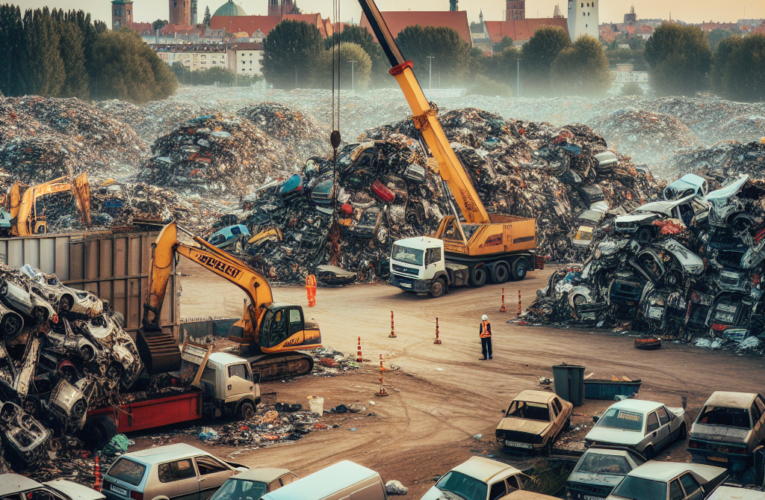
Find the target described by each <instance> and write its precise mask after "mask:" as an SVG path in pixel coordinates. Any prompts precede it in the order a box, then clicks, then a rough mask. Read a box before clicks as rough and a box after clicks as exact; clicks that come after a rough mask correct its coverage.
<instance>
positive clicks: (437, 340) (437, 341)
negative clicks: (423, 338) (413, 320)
mask: <svg viewBox="0 0 765 500" xmlns="http://www.w3.org/2000/svg"><path fill="white" fill-rule="evenodd" d="M433 343H434V344H440V343H441V339H440V338H438V318H436V340H435V341H433Z"/></svg>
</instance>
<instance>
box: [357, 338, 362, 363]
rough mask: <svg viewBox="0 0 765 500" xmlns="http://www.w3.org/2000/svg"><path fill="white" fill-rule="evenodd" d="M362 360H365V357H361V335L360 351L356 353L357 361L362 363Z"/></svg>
mask: <svg viewBox="0 0 765 500" xmlns="http://www.w3.org/2000/svg"><path fill="white" fill-rule="evenodd" d="M362 361H364V360H363V358H362V357H361V337H359V351H358V353H357V354H356V362H357V363H361V362H362Z"/></svg>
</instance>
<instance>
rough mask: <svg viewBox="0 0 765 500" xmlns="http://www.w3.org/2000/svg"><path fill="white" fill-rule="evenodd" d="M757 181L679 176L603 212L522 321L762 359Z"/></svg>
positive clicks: (764, 217) (764, 205)
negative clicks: (622, 207)
mask: <svg viewBox="0 0 765 500" xmlns="http://www.w3.org/2000/svg"><path fill="white" fill-rule="evenodd" d="M761 177H762V175H761V174H760V179H754V178H750V176H749V175H742V176H740V177H738V178H735V177H728V176H727V175H719V176H715V175H714V174H713V173H707V175H705V176H701V175H694V174H687V175H685V176H683V177H681V178H680V179H678V180H676V181H675V182H673V183H671V184H669V186H667V188H666V189H665V191H664V197H665V199H664V200H663V201H660V202H653V203H648V204H646V205H643V206H641V207H639V208H638V209H637V210H634V211H632V212H630V213H629V214H626V215H617V214H613V213H611V214H608V213H607V214H604V216H603V217H602V221H597V222H596V223H595V224H591V225H590V230H589V232H588V234H589V237H588V238H587V239H586V241H585V243H588V244H589V252H588V255H587V256H586V258H585V259H583V261H582V263H581V264H569V265H567V266H564V267H563V268H562V269H560V270H558V271H556V272H554V273H553V274H551V275H550V277H549V279H548V282H547V286H546V287H544V288H542V289H541V290H539V291H537V297H538V298H537V300H536V301H534V302H533V303H532V304H531V305H530V306H529V307H528V309H527V311H526V313H525V315H524V321H526V322H538V323H555V324H575V325H587V326H598V327H614V326H616V327H617V329H619V330H625V331H636V332H644V333H650V334H655V335H662V336H666V337H670V338H672V337H674V338H676V339H678V340H682V341H694V340H695V341H699V340H703V341H704V342H702V344H703V345H706V344H705V343H709V341H708V340H707V339H708V338H718V339H719V340H720V341H719V342H715V343H714V346H716V347H719V346H722V345H728V346H730V347H731V348H735V349H737V350H740V351H748V352H762V351H763V346H762V343H761V341H760V339H759V338H757V337H758V336H761V335H762V332H763V329H765V298H763V295H764V294H763V290H762V277H763V273H765V180H762V178H761ZM718 186H721V187H720V188H719V189H714V188H715V187H718ZM580 234H581V233H580ZM702 344H700V345H702ZM711 345H712V344H710V346H711Z"/></svg>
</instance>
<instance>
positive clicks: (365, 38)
mask: <svg viewBox="0 0 765 500" xmlns="http://www.w3.org/2000/svg"><path fill="white" fill-rule="evenodd" d="M338 42H339V43H343V42H348V43H355V44H358V45H360V46H361V48H363V49H364V51H365V52H366V53H367V54H368V55H369V58H370V59H371V60H372V71H371V75H370V76H371V84H372V86H373V87H376V88H381V87H391V86H394V85H396V80H395V78H393V77H392V76H390V74H389V73H388V70H389V69H390V62H388V58H387V57H386V56H385V53H384V52H383V50H382V47H380V44H379V43H377V42H375V39H374V37H372V35H371V34H370V33H369V31H367V29H366V28H362V27H360V26H346V27H345V29H343V31H342V33H340V34H337V33H335V34H334V35H332V36H331V37H329V38H327V39H326V40H324V48H325V49H327V50H330V49H331V48H332V45H333V44H336V43H338Z"/></svg>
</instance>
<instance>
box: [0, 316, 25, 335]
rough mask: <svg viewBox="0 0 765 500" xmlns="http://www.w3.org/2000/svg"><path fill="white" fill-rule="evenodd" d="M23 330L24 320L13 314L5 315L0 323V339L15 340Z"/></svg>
mask: <svg viewBox="0 0 765 500" xmlns="http://www.w3.org/2000/svg"><path fill="white" fill-rule="evenodd" d="M23 329H24V320H22V319H21V317H20V316H17V315H15V314H6V315H5V316H3V319H2V321H0V334H1V335H0V339H5V338H11V339H13V338H16V337H17V336H18V334H20V333H21V331H22V330H23Z"/></svg>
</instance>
